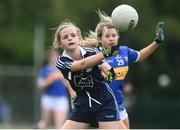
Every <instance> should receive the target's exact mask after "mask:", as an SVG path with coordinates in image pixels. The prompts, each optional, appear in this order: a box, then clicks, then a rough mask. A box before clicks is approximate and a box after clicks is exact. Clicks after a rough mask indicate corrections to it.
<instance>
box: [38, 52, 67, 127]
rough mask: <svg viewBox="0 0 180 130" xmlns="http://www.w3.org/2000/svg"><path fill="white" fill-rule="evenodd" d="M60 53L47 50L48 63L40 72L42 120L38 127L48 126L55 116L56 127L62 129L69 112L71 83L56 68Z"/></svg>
mask: <svg viewBox="0 0 180 130" xmlns="http://www.w3.org/2000/svg"><path fill="white" fill-rule="evenodd" d="M57 57H58V53H57V52H56V51H53V50H48V51H47V57H46V58H47V63H46V65H45V66H43V67H42V68H41V70H40V72H39V76H38V80H37V87H38V88H39V89H40V90H41V91H42V97H41V120H40V121H39V123H38V124H37V128H39V129H45V128H48V127H49V125H50V122H51V118H52V117H54V123H55V128H56V129H60V128H61V127H62V125H63V124H64V122H65V120H66V118H67V115H68V113H69V98H68V96H69V95H68V91H67V87H69V83H68V81H67V80H66V79H64V77H63V75H62V73H61V72H60V71H59V70H58V69H57V68H56V64H55V63H56V59H57Z"/></svg>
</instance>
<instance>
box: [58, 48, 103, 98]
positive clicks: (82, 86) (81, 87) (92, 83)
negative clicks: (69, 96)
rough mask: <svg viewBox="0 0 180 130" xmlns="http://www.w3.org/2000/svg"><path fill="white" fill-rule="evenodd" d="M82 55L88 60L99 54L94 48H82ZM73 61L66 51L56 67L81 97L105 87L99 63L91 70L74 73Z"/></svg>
mask: <svg viewBox="0 0 180 130" xmlns="http://www.w3.org/2000/svg"><path fill="white" fill-rule="evenodd" d="M80 50H81V55H82V57H83V58H86V57H88V56H91V55H95V54H97V53H99V52H98V50H97V49H94V48H86V47H80ZM72 62H73V59H72V58H71V57H70V56H69V55H68V54H67V53H66V52H65V51H64V52H63V53H62V55H60V56H59V57H58V59H57V62H56V66H57V68H58V69H59V70H60V71H61V72H62V73H63V75H64V77H65V78H66V79H68V80H69V82H70V84H71V86H72V88H73V90H74V91H76V94H77V95H78V94H79V95H81V94H85V92H86V91H88V92H96V91H97V90H99V89H101V87H103V86H104V87H105V82H104V77H103V76H102V75H101V71H100V69H99V65H100V64H101V63H102V62H101V63H99V64H97V65H94V66H93V67H91V68H87V69H82V70H79V71H75V72H72V71H71V64H72Z"/></svg>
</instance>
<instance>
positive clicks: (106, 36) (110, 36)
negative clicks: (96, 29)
mask: <svg viewBox="0 0 180 130" xmlns="http://www.w3.org/2000/svg"><path fill="white" fill-rule="evenodd" d="M118 39H119V35H118V33H117V31H116V29H115V28H109V29H106V30H105V31H104V33H103V35H102V37H101V39H100V43H101V45H102V47H105V48H111V46H115V45H117V44H118Z"/></svg>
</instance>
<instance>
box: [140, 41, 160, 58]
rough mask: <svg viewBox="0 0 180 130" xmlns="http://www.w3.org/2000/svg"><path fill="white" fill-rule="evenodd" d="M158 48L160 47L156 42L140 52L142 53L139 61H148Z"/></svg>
mask: <svg viewBox="0 0 180 130" xmlns="http://www.w3.org/2000/svg"><path fill="white" fill-rule="evenodd" d="M158 47H159V44H157V43H156V42H155V41H153V42H152V43H151V44H150V45H148V46H147V47H145V48H143V49H141V50H140V51H139V52H140V58H139V60H138V61H144V60H146V59H147V58H148V57H149V56H150V55H151V54H152V53H153V52H154V51H155V50H156V48H158Z"/></svg>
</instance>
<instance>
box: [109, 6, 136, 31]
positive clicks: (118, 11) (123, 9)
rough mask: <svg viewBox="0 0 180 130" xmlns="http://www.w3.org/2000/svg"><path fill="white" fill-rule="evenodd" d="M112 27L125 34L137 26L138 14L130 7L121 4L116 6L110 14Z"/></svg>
mask: <svg viewBox="0 0 180 130" xmlns="http://www.w3.org/2000/svg"><path fill="white" fill-rule="evenodd" d="M111 19H112V23H113V25H114V26H115V27H116V28H118V29H119V31H120V32H127V31H130V30H132V29H134V28H135V27H136V26H137V24H138V20H139V17H138V13H137V11H136V10H135V9H134V8H133V7H132V6H130V5H126V4H122V5H119V6H117V7H116V8H115V9H114V10H113V11H112V14H111Z"/></svg>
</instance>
